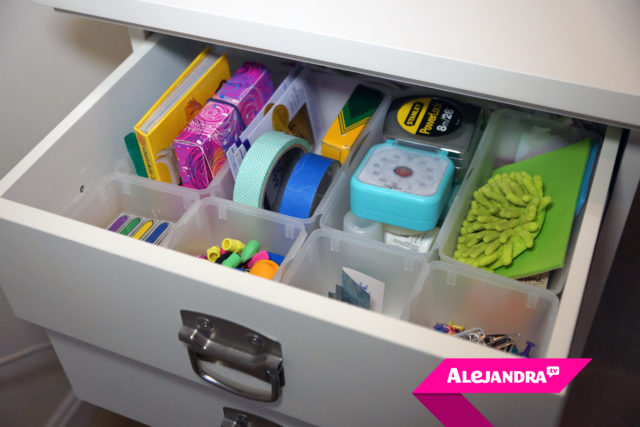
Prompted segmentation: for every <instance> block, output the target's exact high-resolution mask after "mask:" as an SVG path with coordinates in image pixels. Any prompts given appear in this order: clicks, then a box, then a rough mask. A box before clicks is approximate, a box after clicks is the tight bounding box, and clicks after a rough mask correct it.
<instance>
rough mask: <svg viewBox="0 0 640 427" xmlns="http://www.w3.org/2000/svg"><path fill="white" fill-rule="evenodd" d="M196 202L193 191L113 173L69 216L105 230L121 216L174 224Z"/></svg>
mask: <svg viewBox="0 0 640 427" xmlns="http://www.w3.org/2000/svg"><path fill="white" fill-rule="evenodd" d="M198 200H199V197H198V195H197V194H195V193H194V192H191V191H185V190H184V189H181V188H179V187H176V186H174V185H171V184H166V183H162V182H158V181H152V180H149V179H143V178H139V177H137V176H130V175H126V174H121V173H112V174H109V175H107V176H106V177H105V178H104V179H103V180H102V181H101V182H100V183H98V185H96V186H95V188H94V189H93V191H92V192H91V193H90V194H87V195H86V196H84V198H82V199H81V200H80V201H79V202H78V203H76V205H75V206H74V207H73V208H71V213H70V215H69V216H70V217H71V218H74V219H76V220H78V221H82V222H85V223H87V224H91V225H95V226H97V227H100V228H104V229H106V228H107V227H109V225H111V224H112V223H113V222H114V221H115V220H116V219H117V218H118V216H119V215H120V214H121V213H127V214H131V215H137V216H140V217H144V218H149V219H156V220H162V221H169V222H172V223H175V222H177V221H178V220H179V219H180V218H181V217H182V216H183V215H184V214H185V212H186V211H187V210H188V209H189V207H191V206H192V205H193V204H194V203H196V202H197V201H198Z"/></svg>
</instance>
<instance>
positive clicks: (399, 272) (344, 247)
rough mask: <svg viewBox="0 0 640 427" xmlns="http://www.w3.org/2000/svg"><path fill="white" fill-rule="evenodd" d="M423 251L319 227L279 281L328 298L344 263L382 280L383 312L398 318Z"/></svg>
mask: <svg viewBox="0 0 640 427" xmlns="http://www.w3.org/2000/svg"><path fill="white" fill-rule="evenodd" d="M424 262H425V258H424V256H423V255H422V254H417V253H416V254H412V253H410V252H407V251H405V250H402V249H398V248H394V247H392V246H388V245H385V244H383V243H380V242H372V241H368V240H363V239H360V238H358V237H354V236H351V235H349V234H347V233H344V232H339V231H334V230H326V229H319V230H316V231H314V232H313V233H311V235H310V236H309V238H308V239H307V241H306V242H305V243H304V245H303V246H302V248H301V249H300V250H299V251H298V253H297V255H296V256H295V257H294V258H293V260H292V261H291V262H290V263H287V264H286V265H285V266H284V267H283V272H282V273H281V275H280V276H279V277H280V281H281V282H282V283H286V284H289V285H292V286H295V287H297V288H300V289H304V290H306V291H310V292H313V293H316V294H320V295H322V296H325V297H327V298H328V294H329V292H330V291H331V292H335V290H336V285H340V284H341V281H342V268H343V267H347V268H351V269H354V270H356V271H359V272H360V273H363V274H366V275H368V276H371V277H373V278H375V279H377V280H380V281H382V282H384V283H385V290H384V304H383V306H382V312H383V314H386V315H388V316H392V317H396V318H399V317H400V315H401V313H402V310H403V309H404V307H405V305H406V304H407V301H408V299H409V296H410V294H411V291H412V289H413V287H414V285H415V283H416V280H417V279H418V276H419V274H420V272H421V270H422V267H423V266H424Z"/></svg>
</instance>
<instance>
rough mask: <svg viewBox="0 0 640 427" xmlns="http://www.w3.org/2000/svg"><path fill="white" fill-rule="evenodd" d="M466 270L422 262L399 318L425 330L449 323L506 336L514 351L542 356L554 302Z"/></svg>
mask: <svg viewBox="0 0 640 427" xmlns="http://www.w3.org/2000/svg"><path fill="white" fill-rule="evenodd" d="M511 282H512V281H511V280H509V279H506V278H502V277H496V275H495V274H491V273H488V272H486V271H483V270H480V269H475V268H472V267H470V266H466V265H464V266H457V265H452V264H447V263H444V262H441V261H434V262H430V263H428V264H426V266H425V270H424V272H423V273H422V274H421V277H420V279H419V282H418V285H417V286H416V288H415V289H414V291H413V294H412V295H411V298H410V300H409V303H408V304H407V307H406V309H405V311H404V313H403V314H402V319H403V320H407V321H409V322H411V323H416V324H419V325H422V326H424V327H427V328H433V327H434V326H435V325H436V323H444V324H445V325H447V324H448V323H449V322H453V323H455V324H458V325H463V326H464V327H465V328H466V329H467V330H468V329H471V328H481V329H482V330H483V331H484V333H485V334H488V335H493V334H509V335H510V336H511V337H512V338H513V340H514V341H515V343H516V346H517V348H518V349H519V351H520V352H523V351H524V350H525V349H526V347H527V341H530V342H531V343H533V344H534V347H533V348H532V349H531V353H530V355H531V356H534V357H535V356H536V355H542V354H545V352H546V347H547V345H548V340H549V337H550V334H551V329H552V327H553V323H554V320H555V317H556V314H557V311H558V305H559V302H558V298H557V297H556V296H555V295H553V294H551V293H550V292H547V291H544V290H541V289H538V288H535V287H533V286H525V285H523V284H520V283H518V284H517V285H518V286H514V285H513V283H511ZM455 339H459V338H455Z"/></svg>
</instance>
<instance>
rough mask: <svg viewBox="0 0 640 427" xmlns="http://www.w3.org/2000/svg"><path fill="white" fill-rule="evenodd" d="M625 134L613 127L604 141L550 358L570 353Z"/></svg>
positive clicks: (561, 299) (553, 333) (553, 337)
mask: <svg viewBox="0 0 640 427" xmlns="http://www.w3.org/2000/svg"><path fill="white" fill-rule="evenodd" d="M621 135H622V130H621V129H620V128H615V127H609V128H608V129H607V132H606V134H605V137H604V140H603V142H602V149H601V151H600V157H599V159H598V162H597V166H596V169H595V173H594V177H593V181H592V184H591V191H590V192H589V197H588V199H587V202H586V205H585V212H584V217H583V220H582V225H581V227H580V232H579V234H578V239H577V241H576V246H575V252H574V254H573V258H572V260H571V263H570V265H569V266H568V267H565V268H569V274H568V275H567V281H566V283H565V286H564V291H563V293H562V296H561V298H560V308H559V310H558V316H557V317H556V321H555V325H554V327H553V331H552V334H551V341H550V343H549V348H548V350H547V357H567V355H568V354H569V348H570V347H571V340H572V338H573V332H574V330H575V327H576V322H577V320H578V313H579V312H580V306H581V305H582V296H583V294H584V290H585V285H586V283H587V276H588V274H589V268H590V266H591V263H592V262H594V260H593V259H592V257H593V252H594V250H595V245H596V240H597V238H598V231H599V230H600V223H601V222H602V217H603V214H604V209H605V206H606V205H607V199H608V194H609V184H610V182H611V177H612V175H613V169H614V166H615V162H616V155H617V153H618V146H619V144H620V137H621Z"/></svg>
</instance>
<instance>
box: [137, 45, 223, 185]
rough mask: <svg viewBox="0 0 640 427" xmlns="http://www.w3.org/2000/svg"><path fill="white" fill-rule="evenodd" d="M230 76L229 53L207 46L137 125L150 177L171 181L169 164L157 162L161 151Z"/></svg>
mask: <svg viewBox="0 0 640 427" xmlns="http://www.w3.org/2000/svg"><path fill="white" fill-rule="evenodd" d="M227 80H229V64H228V61H227V57H226V55H222V56H220V57H218V56H216V55H214V54H213V53H212V52H210V49H209V47H205V48H204V49H203V50H202V52H200V54H199V55H198V56H197V57H196V58H195V59H194V60H193V61H192V62H191V64H190V65H189V66H188V67H187V68H186V69H185V70H184V72H183V73H182V74H181V75H180V76H179V77H178V78H177V79H176V80H175V81H174V83H173V84H172V85H171V86H170V87H169V88H168V89H167V90H166V91H165V92H164V94H162V96H161V97H160V98H159V99H158V101H156V103H155V104H154V105H153V106H152V107H151V108H150V109H149V110H148V111H147V113H146V114H145V115H144V116H143V117H142V118H141V119H140V121H139V122H138V123H137V124H136V125H135V127H134V131H135V133H136V137H137V140H138V145H139V147H140V152H141V153H142V158H143V160H144V165H145V168H146V171H147V176H148V177H149V178H151V179H156V180H159V181H164V182H171V181H170V179H171V177H170V175H169V170H168V169H167V167H166V166H165V165H163V164H157V155H158V152H160V151H161V150H164V149H167V148H169V147H170V145H171V143H172V142H173V139H174V138H175V137H176V136H177V135H178V134H179V133H180V132H181V131H182V130H183V129H184V127H185V126H187V124H188V123H189V122H190V121H191V119H192V118H194V117H195V116H196V114H197V113H198V111H200V109H201V108H202V106H203V105H205V102H206V100H207V99H208V98H210V97H212V96H213V95H214V94H215V92H216V91H217V90H218V88H219V87H220V86H221V84H222V83H223V82H224V81H227Z"/></svg>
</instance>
